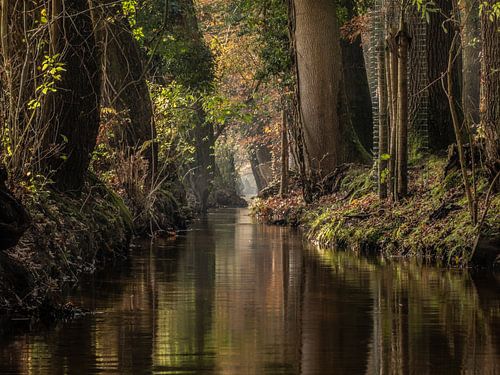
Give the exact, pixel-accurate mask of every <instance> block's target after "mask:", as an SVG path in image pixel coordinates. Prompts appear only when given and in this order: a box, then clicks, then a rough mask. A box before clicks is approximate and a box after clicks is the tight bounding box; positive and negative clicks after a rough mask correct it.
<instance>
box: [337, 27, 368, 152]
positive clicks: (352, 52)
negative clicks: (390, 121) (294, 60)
mask: <svg viewBox="0 0 500 375" xmlns="http://www.w3.org/2000/svg"><path fill="white" fill-rule="evenodd" d="M341 47H342V66H343V70H344V82H346V83H348V84H346V85H345V91H346V96H347V104H348V107H349V114H350V118H351V123H352V125H353V127H354V130H355V132H356V134H357V136H358V138H359V141H360V142H361V145H362V146H363V147H364V148H365V149H366V150H371V149H372V148H373V116H372V111H371V105H372V102H371V97H370V88H369V87H368V77H367V75H366V67H365V59H364V57H363V48H362V47H361V37H358V38H356V39H355V40H354V41H353V42H352V43H351V42H349V41H347V40H343V39H342V40H341Z"/></svg>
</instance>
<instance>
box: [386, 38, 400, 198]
mask: <svg viewBox="0 0 500 375" xmlns="http://www.w3.org/2000/svg"><path fill="white" fill-rule="evenodd" d="M387 41H388V47H389V53H390V58H389V64H388V65H389V83H388V92H389V91H390V93H391V95H390V103H389V104H390V107H391V119H390V120H391V125H390V138H391V139H390V144H389V153H390V155H391V159H390V160H389V181H388V184H389V192H390V195H391V197H392V199H394V200H396V199H395V198H396V194H397V181H398V177H397V173H396V161H397V160H396V159H397V153H398V152H397V151H398V147H397V139H398V56H397V46H396V42H395V39H394V33H393V34H391V35H389V37H388V39H387Z"/></svg>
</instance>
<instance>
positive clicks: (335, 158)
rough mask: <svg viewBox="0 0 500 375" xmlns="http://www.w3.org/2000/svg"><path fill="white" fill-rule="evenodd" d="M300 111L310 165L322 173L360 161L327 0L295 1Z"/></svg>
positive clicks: (332, 5)
mask: <svg viewBox="0 0 500 375" xmlns="http://www.w3.org/2000/svg"><path fill="white" fill-rule="evenodd" d="M293 6H294V22H295V25H294V26H295V27H294V30H295V32H294V35H293V38H294V40H295V49H296V56H297V70H298V76H297V81H298V82H297V84H298V91H299V98H298V100H299V116H300V119H301V122H302V126H303V130H304V141H305V146H306V150H307V153H308V166H309V169H310V170H312V171H315V172H317V173H318V174H320V175H326V174H328V173H330V172H332V171H333V170H334V169H335V167H336V166H338V165H339V164H341V163H344V162H348V161H364V160H366V155H364V154H363V151H362V146H361V144H360V143H359V140H358V139H357V136H356V134H355V132H354V131H353V128H352V124H351V122H350V117H349V113H348V109H347V99H346V95H345V88H344V83H343V82H344V81H343V74H342V58H341V49H340V33H339V28H338V24H337V14H336V7H335V3H334V2H333V1H331V0H294V1H293Z"/></svg>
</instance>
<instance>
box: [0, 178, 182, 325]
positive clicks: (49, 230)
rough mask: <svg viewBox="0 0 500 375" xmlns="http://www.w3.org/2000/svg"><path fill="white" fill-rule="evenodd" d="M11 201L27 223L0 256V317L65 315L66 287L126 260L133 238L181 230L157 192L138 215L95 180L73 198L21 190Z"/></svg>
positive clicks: (166, 197) (169, 202)
mask: <svg viewBox="0 0 500 375" xmlns="http://www.w3.org/2000/svg"><path fill="white" fill-rule="evenodd" d="M16 196H18V197H20V199H21V201H22V204H23V205H24V207H25V208H26V211H27V212H28V213H29V216H30V223H29V228H28V230H27V231H26V232H25V233H24V235H23V236H22V238H21V240H20V241H19V243H18V244H17V246H15V247H13V248H10V249H9V250H6V251H3V252H0V314H6V313H14V314H21V315H22V316H36V315H43V314H49V315H56V316H57V315H58V314H66V313H67V311H66V310H67V306H66V307H65V306H63V303H62V301H60V300H59V298H60V292H61V290H62V288H63V287H64V286H65V285H68V284H74V283H77V282H78V281H79V279H80V277H81V275H83V274H91V273H93V272H95V270H96V269H99V268H102V267H103V266H104V265H105V264H106V262H107V261H110V260H113V259H116V258H117V257H118V258H122V257H125V256H126V255H127V252H128V249H129V246H130V241H131V239H132V237H133V235H143V234H144V233H146V231H147V230H148V229H149V228H152V227H153V226H154V227H155V228H156V229H159V228H162V231H163V232H164V233H163V235H171V233H172V232H173V231H174V230H175V229H176V228H178V227H184V226H185V219H184V218H183V216H182V215H183V212H180V208H179V207H178V206H177V203H178V202H177V201H176V200H175V199H174V198H173V196H172V194H168V193H166V192H165V191H163V190H161V189H159V190H158V193H157V194H156V196H155V200H154V202H153V204H152V207H151V208H150V209H149V211H148V212H147V213H141V214H140V215H139V214H137V213H136V212H135V211H136V210H134V207H133V206H131V203H130V202H128V201H127V200H124V199H122V197H121V196H120V195H119V194H118V193H116V192H115V191H114V190H113V189H111V188H110V187H109V186H107V185H106V184H105V183H103V182H101V181H99V180H98V179H97V178H95V177H92V178H90V179H89V181H87V183H86V185H85V187H84V189H83V191H82V192H81V193H80V194H79V195H78V196H74V195H68V194H61V193H58V192H55V191H54V190H51V189H50V188H46V189H45V188H43V187H40V186H37V187H36V188H35V187H34V186H31V187H30V186H26V185H23V186H21V187H20V188H19V189H18V191H16ZM146 215H148V216H147V217H146V218H145V216H146ZM147 220H150V221H151V222H152V224H148V223H147V222H146V221H147Z"/></svg>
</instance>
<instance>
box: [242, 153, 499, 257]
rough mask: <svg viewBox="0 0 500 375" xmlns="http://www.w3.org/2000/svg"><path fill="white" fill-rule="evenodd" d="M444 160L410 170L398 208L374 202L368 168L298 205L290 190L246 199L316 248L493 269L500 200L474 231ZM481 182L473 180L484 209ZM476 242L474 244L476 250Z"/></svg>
mask: <svg viewBox="0 0 500 375" xmlns="http://www.w3.org/2000/svg"><path fill="white" fill-rule="evenodd" d="M446 166H447V162H446V160H445V159H439V158H430V159H427V160H424V161H421V162H420V163H417V164H415V165H413V166H412V167H411V168H410V181H411V182H410V194H409V197H407V198H406V199H404V200H402V201H401V202H399V203H394V202H391V201H381V200H380V199H379V198H378V194H377V192H376V184H375V176H374V171H373V170H370V169H368V168H366V167H356V166H355V167H351V168H350V169H349V171H348V172H347V173H346V175H345V176H344V178H343V179H342V181H341V183H340V184H339V188H338V190H337V191H336V192H335V193H332V194H328V195H325V196H322V197H321V198H319V199H317V200H316V201H315V202H314V203H312V204H306V203H305V202H304V200H303V198H302V193H301V190H300V189H298V188H296V189H295V190H293V191H292V192H291V193H290V194H289V195H287V196H286V197H284V198H281V197H279V196H277V195H273V196H270V197H267V198H256V199H254V201H253V203H252V205H251V209H252V213H253V214H254V215H255V216H256V217H257V218H258V220H260V221H261V222H265V223H268V224H277V225H290V226H299V227H301V228H303V229H304V232H305V235H306V237H307V238H308V239H309V240H310V241H312V242H314V243H315V244H317V245H319V246H322V247H329V248H338V249H351V250H353V251H357V252H360V253H378V254H382V255H384V256H392V257H394V256H397V257H419V258H422V259H425V260H428V261H430V262H433V263H437V264H439V265H443V266H452V267H466V266H470V265H476V264H477V265H486V266H498V264H499V262H500V259H499V258H500V255H499V253H500V250H499V249H500V215H499V214H498V213H499V212H500V196H499V195H498V194H497V195H494V196H492V197H491V200H490V207H489V210H488V214H487V215H486V217H485V220H484V222H483V224H482V225H481V226H480V228H478V226H474V225H472V224H471V220H470V215H469V212H468V210H467V201H466V199H465V196H464V192H463V187H462V183H461V175H460V173H459V172H458V171H457V170H452V171H448V173H446V174H445V169H446ZM488 187H489V186H488V183H487V182H486V179H484V178H478V184H477V191H478V194H480V196H481V197H482V199H481V201H480V204H479V213H480V215H479V217H481V216H482V213H483V212H484V210H485V206H486V204H485V196H486V195H487V194H486V192H487V190H488ZM476 245H478V246H476Z"/></svg>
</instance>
